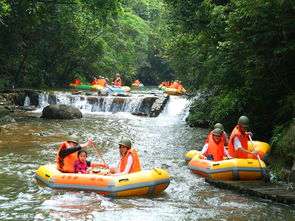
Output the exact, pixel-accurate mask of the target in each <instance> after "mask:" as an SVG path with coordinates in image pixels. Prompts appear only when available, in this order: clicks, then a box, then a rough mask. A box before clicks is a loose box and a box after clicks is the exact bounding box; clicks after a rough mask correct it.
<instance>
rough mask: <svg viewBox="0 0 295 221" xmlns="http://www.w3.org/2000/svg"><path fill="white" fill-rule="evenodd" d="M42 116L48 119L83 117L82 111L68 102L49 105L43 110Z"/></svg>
mask: <svg viewBox="0 0 295 221" xmlns="http://www.w3.org/2000/svg"><path fill="white" fill-rule="evenodd" d="M42 118H48V119H77V118H82V113H81V111H80V110H79V109H78V108H76V107H73V106H70V105H66V104H53V105H48V106H47V107H45V108H44V109H43V111H42Z"/></svg>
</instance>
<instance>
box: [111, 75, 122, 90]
mask: <svg viewBox="0 0 295 221" xmlns="http://www.w3.org/2000/svg"><path fill="white" fill-rule="evenodd" d="M113 86H114V87H121V86H122V80H121V76H120V74H119V73H117V74H116V77H115V78H114V80H113Z"/></svg>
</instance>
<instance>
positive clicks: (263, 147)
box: [185, 141, 271, 161]
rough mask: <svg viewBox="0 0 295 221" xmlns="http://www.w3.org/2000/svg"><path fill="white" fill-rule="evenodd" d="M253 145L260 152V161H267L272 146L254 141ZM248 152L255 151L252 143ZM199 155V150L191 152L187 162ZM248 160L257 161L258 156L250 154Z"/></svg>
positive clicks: (186, 158)
mask: <svg viewBox="0 0 295 221" xmlns="http://www.w3.org/2000/svg"><path fill="white" fill-rule="evenodd" d="M253 144H254V146H255V149H256V150H257V151H258V153H259V156H260V159H261V160H266V159H267V157H268V154H269V152H270V149H271V147H270V145H269V144H268V143H265V142H262V141H253ZM248 150H250V151H253V150H254V149H253V146H252V144H251V142H250V141H249V142H248ZM198 153H199V151H197V150H191V151H189V152H187V153H186V154H185V160H187V161H189V160H191V159H193V157H194V156H196V155H197V154H198ZM248 158H251V159H257V156H255V155H252V154H248Z"/></svg>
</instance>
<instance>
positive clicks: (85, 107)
mask: <svg viewBox="0 0 295 221" xmlns="http://www.w3.org/2000/svg"><path fill="white" fill-rule="evenodd" d="M145 98H146V96H135V95H133V96H132V97H119V96H86V95H72V94H69V93H61V92H57V93H55V94H53V95H49V94H46V93H41V94H39V106H38V111H39V112H40V111H42V109H43V108H44V107H46V106H47V105H50V104H67V105H72V106H74V107H76V108H78V109H79V110H81V111H82V112H85V113H90V112H112V113H117V112H129V113H133V112H138V111H141V110H143V111H146V112H147V111H148V110H147V107H146V106H147V105H146V104H144V103H143V101H144V99H145ZM147 114H148V113H147Z"/></svg>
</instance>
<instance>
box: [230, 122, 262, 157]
mask: <svg viewBox="0 0 295 221" xmlns="http://www.w3.org/2000/svg"><path fill="white" fill-rule="evenodd" d="M248 127H249V119H248V117H246V116H241V117H240V118H239V120H238V125H237V126H236V127H235V128H234V129H233V131H232V133H231V135H230V138H229V144H228V152H229V155H230V156H232V157H235V158H247V154H255V155H257V154H258V152H257V151H249V150H248V140H249V138H248V136H252V133H251V132H247V129H248Z"/></svg>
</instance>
